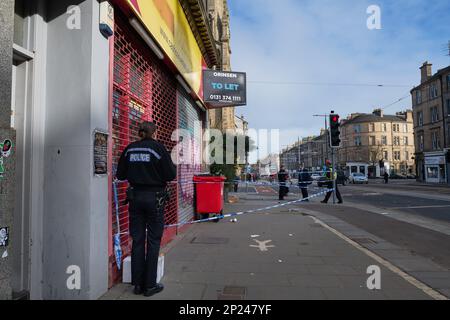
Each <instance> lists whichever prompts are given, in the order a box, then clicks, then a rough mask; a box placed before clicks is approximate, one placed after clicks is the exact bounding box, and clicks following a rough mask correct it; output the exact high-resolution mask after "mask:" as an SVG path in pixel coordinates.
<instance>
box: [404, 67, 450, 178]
mask: <svg viewBox="0 0 450 320" xmlns="http://www.w3.org/2000/svg"><path fill="white" fill-rule="evenodd" d="M420 69H421V83H420V85H418V86H417V87H415V88H414V89H412V90H411V95H412V105H413V111H414V132H415V139H416V150H415V152H416V163H417V173H418V180H419V181H422V182H428V183H447V184H450V177H449V172H450V158H449V154H450V153H449V150H450V67H447V68H444V69H442V70H439V71H438V72H437V73H436V74H434V75H433V71H432V64H430V63H428V62H425V63H424V64H423V65H422V67H421V68H420Z"/></svg>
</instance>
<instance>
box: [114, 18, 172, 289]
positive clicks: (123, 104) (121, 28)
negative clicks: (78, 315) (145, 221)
mask: <svg viewBox="0 0 450 320" xmlns="http://www.w3.org/2000/svg"><path fill="white" fill-rule="evenodd" d="M115 28H116V29H115V37H114V38H115V40H114V76H113V77H114V79H113V107H112V118H113V125H112V126H113V127H112V139H113V147H112V162H113V173H115V172H116V168H117V163H118V161H119V158H120V155H121V153H122V151H123V150H124V149H125V148H126V147H127V145H128V144H129V143H131V142H134V141H136V140H138V139H139V137H138V126H139V123H140V122H142V121H144V120H151V121H154V122H155V123H156V125H157V126H158V132H157V140H158V141H160V142H162V143H164V145H165V146H166V148H167V150H168V151H169V152H171V151H172V149H173V148H174V147H175V144H176V143H175V142H174V141H172V139H171V138H172V133H173V132H174V131H175V130H176V126H177V100H176V96H177V95H176V81H175V79H174V77H173V75H172V74H171V73H170V71H169V70H168V69H167V68H166V67H165V66H164V65H163V64H162V63H161V62H160V61H159V60H158V59H157V57H155V55H154V54H153V52H151V51H150V50H149V49H148V48H147V47H146V46H145V44H143V42H142V40H141V39H140V38H138V36H137V35H136V34H135V31H134V30H133V29H132V28H130V26H129V25H128V23H127V22H126V21H124V20H123V19H121V17H120V16H118V15H116V26H115ZM126 188H127V183H121V184H120V185H119V188H118V189H119V202H120V204H121V205H120V231H121V233H122V236H121V244H122V250H123V252H124V257H126V256H128V255H129V254H130V251H131V241H130V237H129V235H128V232H129V222H128V206H127V205H122V203H123V201H124V200H125V198H126V196H125V192H126ZM170 189H172V190H170V191H171V195H172V196H171V200H170V202H169V203H168V205H167V207H166V214H165V223H166V224H174V223H177V203H178V200H177V186H176V184H171V186H170ZM111 203H112V205H113V213H114V212H115V209H114V201H113V200H112V201H111ZM111 224H112V226H113V227H112V235H111V240H110V241H112V239H113V235H114V234H115V233H116V232H117V226H116V223H115V218H114V214H113V219H112V221H111ZM175 234H176V229H175V230H174V229H170V230H167V231H166V232H165V234H164V237H163V244H164V243H167V242H168V241H170V240H171V238H172V237H174V236H175ZM110 264H111V274H112V277H113V279H112V281H113V282H114V283H116V282H117V281H118V280H119V279H120V274H119V272H118V270H117V266H116V265H115V260H114V257H110Z"/></svg>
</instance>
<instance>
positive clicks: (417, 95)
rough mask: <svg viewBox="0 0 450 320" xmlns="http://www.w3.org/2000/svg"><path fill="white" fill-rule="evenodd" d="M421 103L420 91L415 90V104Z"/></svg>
mask: <svg viewBox="0 0 450 320" xmlns="http://www.w3.org/2000/svg"><path fill="white" fill-rule="evenodd" d="M421 103H422V91H420V90H417V91H416V105H417V104H421Z"/></svg>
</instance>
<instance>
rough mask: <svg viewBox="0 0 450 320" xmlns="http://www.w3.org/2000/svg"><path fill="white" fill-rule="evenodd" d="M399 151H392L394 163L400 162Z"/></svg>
mask: <svg viewBox="0 0 450 320" xmlns="http://www.w3.org/2000/svg"><path fill="white" fill-rule="evenodd" d="M400 160H401V159H400V151H394V161H400Z"/></svg>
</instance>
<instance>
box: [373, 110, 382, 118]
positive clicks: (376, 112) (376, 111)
mask: <svg viewBox="0 0 450 320" xmlns="http://www.w3.org/2000/svg"><path fill="white" fill-rule="evenodd" d="M373 114H374V115H376V116H378V117H381V118H383V117H384V111H383V110H382V109H375V110H374V111H373Z"/></svg>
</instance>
